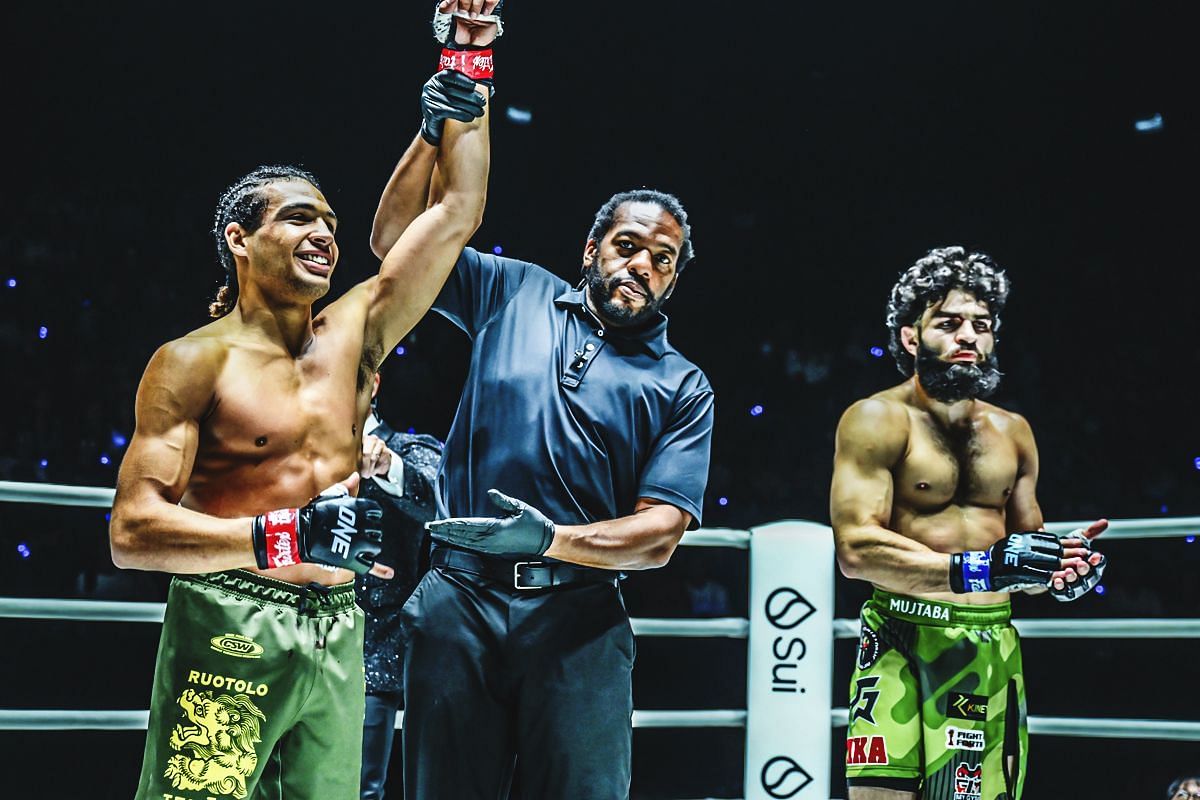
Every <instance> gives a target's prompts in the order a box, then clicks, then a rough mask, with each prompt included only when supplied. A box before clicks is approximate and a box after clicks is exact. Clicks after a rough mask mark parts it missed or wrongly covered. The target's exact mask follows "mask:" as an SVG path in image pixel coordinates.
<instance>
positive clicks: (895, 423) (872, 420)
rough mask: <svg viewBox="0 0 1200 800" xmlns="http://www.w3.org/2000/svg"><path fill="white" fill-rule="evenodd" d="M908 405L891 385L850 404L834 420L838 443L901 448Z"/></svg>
mask: <svg viewBox="0 0 1200 800" xmlns="http://www.w3.org/2000/svg"><path fill="white" fill-rule="evenodd" d="M909 427H910V422H909V415H908V407H907V405H906V404H905V403H904V401H903V398H902V397H901V396H900V395H899V394H897V393H896V391H895V390H894V389H888V390H886V391H883V392H879V393H877V394H873V395H871V396H870V397H865V398H863V399H862V400H858V401H856V402H854V403H853V404H851V406H850V407H849V408H847V409H846V411H845V413H843V414H842V418H841V421H839V422H838V444H839V447H840V446H843V445H848V446H851V447H870V448H872V449H881V450H884V451H889V452H890V451H894V450H902V449H903V448H904V447H905V445H906V444H907V442H908V433H909Z"/></svg>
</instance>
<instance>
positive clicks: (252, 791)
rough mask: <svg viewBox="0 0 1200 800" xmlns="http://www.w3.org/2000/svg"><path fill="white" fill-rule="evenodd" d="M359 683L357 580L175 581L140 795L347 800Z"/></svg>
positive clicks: (235, 577) (358, 729)
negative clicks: (327, 583) (318, 582)
mask: <svg viewBox="0 0 1200 800" xmlns="http://www.w3.org/2000/svg"><path fill="white" fill-rule="evenodd" d="M364 704H365V686H364V683H363V614H362V611H361V610H359V608H358V607H357V606H356V605H354V584H352V583H346V584H342V585H341V586H334V587H330V588H325V587H318V586H317V585H316V584H310V585H309V587H302V586H294V585H292V584H289V583H283V582H281V581H276V580H272V579H271V578H266V577H263V576H261V575H256V574H254V573H252V572H247V571H244V570H230V571H228V572H214V573H212V574H209V575H186V576H177V577H176V578H174V580H172V581H171V591H170V595H169V596H168V599H167V613H166V619H165V620H164V621H163V630H162V639H161V641H160V642H159V646H158V661H157V663H156V664H155V668H154V689H153V693H152V696H151V700H150V724H149V728H148V730H147V734H146V752H145V756H144V758H143V760H142V775H141V779H140V780H139V782H138V791H137V798H138V800H210V799H215V798H237V800H242V798H247V797H249V798H253V800H267V799H270V800H274V798H281V797H283V798H288V800H296V799H297V798H314V800H315V799H316V798H319V799H320V800H355V799H356V798H357V797H358V789H359V765H360V761H361V753H362V737H363V713H364Z"/></svg>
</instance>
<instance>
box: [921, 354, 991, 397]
mask: <svg viewBox="0 0 1200 800" xmlns="http://www.w3.org/2000/svg"><path fill="white" fill-rule="evenodd" d="M916 369H917V380H918V381H919V382H920V384H921V388H923V389H924V390H925V392H926V393H927V394H928V395H929V396H930V397H932V398H933V399H934V400H937V401H938V402H939V403H957V402H958V401H959V400H977V399H982V398H985V397H991V396H992V394H993V393H994V392H995V391H996V389H997V388H999V386H1000V378H1001V377H1002V376H1003V375H1004V373H1002V372H1001V371H1000V362H999V361H998V360H997V359H996V354H995V353H991V354H990V355H988V356H987V357H986V358H985V359H984V360H983V361H981V362H979V363H978V364H951V363H947V362H945V361H942V360H941V359H940V358H938V354H937V353H935V352H934V351H932V350H930V349H929V348H927V347H926V346H925V343H924V342H921V343H919V344H918V345H917V364H916Z"/></svg>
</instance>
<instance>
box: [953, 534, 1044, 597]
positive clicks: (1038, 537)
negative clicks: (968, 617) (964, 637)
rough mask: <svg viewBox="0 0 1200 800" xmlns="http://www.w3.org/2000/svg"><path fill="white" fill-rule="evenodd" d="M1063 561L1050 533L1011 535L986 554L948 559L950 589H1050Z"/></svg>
mask: <svg viewBox="0 0 1200 800" xmlns="http://www.w3.org/2000/svg"><path fill="white" fill-rule="evenodd" d="M1062 557H1063V546H1062V542H1061V541H1059V538H1058V537H1057V536H1055V535H1054V534H1052V533H1046V532H1044V531H1025V532H1023V533H1010V534H1009V535H1008V536H1005V537H1004V538H1003V539H1001V540H1000V541H998V542H996V543H995V544H994V545H992V546H991V547H990V548H989V549H987V550H972V551H968V552H965V553H955V554H953V555H952V556H950V588H951V589H952V590H953V591H955V592H958V593H960V594H962V593H966V592H1020V591H1024V590H1025V589H1033V588H1035V587H1038V586H1049V585H1050V579H1051V577H1053V575H1054V573H1055V572H1056V571H1057V570H1059V569H1060V568H1061V566H1062Z"/></svg>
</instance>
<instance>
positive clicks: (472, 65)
mask: <svg viewBox="0 0 1200 800" xmlns="http://www.w3.org/2000/svg"><path fill="white" fill-rule="evenodd" d="M503 7H504V2H503V0H501V2H500V3H498V4H497V5H496V8H495V9H493V12H492V13H491V14H488V15H480V16H478V17H475V18H473V19H472V20H471V22H476V23H484V24H491V23H494V24H495V25H496V35H495V37H493V39H492V41H490V42H488V43H487V44H486V45H478V44H464V43H462V42H458V41H456V40H455V33H456V30H457V28H458V21H457V20H458V15H457V14H443V13H442V12H441V11H439V10H438V9H437V7H436V6H435V7H434V12H433V35H434V38H435V39H437V40H438V41H439V42H441V43H442V54H441V57H440V58H439V59H438V70H439V71H440V70H447V69H449V70H454V71H455V72H461V73H462V74H464V75H466V76H467V77H468V78H471V79H472V80H475V81H478V82H480V83H484V84H487V85H488V86H489V87H491V86H492V79H493V78H494V77H495V60H494V55H493V52H492V42H494V41H495V40H496V39H498V38H500V36H502V35H503V34H504V22H503V21H502V20H501V18H500V9H501V8H503Z"/></svg>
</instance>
